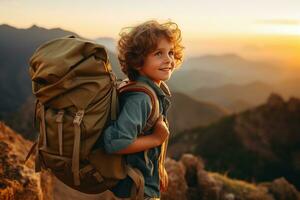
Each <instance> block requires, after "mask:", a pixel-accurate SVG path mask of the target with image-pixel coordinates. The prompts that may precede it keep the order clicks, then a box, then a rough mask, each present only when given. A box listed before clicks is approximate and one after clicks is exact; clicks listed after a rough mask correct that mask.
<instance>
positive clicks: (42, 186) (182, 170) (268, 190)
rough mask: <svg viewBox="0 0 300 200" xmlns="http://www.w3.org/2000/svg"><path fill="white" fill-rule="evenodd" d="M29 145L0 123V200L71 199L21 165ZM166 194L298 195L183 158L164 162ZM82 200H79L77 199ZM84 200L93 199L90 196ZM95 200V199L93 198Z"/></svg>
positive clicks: (189, 197) (179, 199)
mask: <svg viewBox="0 0 300 200" xmlns="http://www.w3.org/2000/svg"><path fill="white" fill-rule="evenodd" d="M30 146H31V142H29V141H27V140H25V139H23V138H22V137H21V136H20V135H18V134H17V133H15V132H14V131H13V130H11V129H10V128H9V127H7V126H6V125H5V124H4V123H2V122H0V150H1V152H2V154H1V155H0V160H1V162H0V199H1V200H2V199H3V200H55V199H54V195H55V194H58V192H59V194H60V196H59V197H60V199H64V200H70V199H71V198H70V197H71V196H72V197H73V200H74V198H78V197H79V196H78V194H77V196H75V197H74V193H72V195H71V193H70V192H73V191H71V190H68V191H67V192H66V191H64V192H63V191H62V189H61V187H60V185H59V184H56V182H55V181H54V179H53V178H52V176H51V175H50V174H49V173H47V172H42V173H41V174H35V173H34V172H33V159H32V158H31V159H30V160H29V162H28V163H27V165H26V166H25V165H23V159H24V157H25V155H26V153H27V151H28V149H29V147H30ZM166 169H167V172H168V174H169V187H168V190H167V191H166V192H164V193H162V198H161V199H162V200H220V199H222V200H232V199H240V200H297V199H299V192H298V191H297V190H296V189H295V187H294V186H293V185H291V184H290V183H289V182H288V181H286V180H285V179H284V178H279V179H276V180H274V181H272V182H268V183H263V184H253V183H247V182H245V181H239V180H233V179H230V178H229V177H227V176H224V175H222V174H218V173H212V172H208V171H206V170H205V165H204V163H203V162H202V160H201V159H200V158H197V157H195V156H193V155H190V154H185V155H183V156H182V157H181V158H180V160H179V161H175V160H172V159H170V158H167V160H166ZM80 199H82V198H80ZM84 199H87V200H88V199H92V197H91V196H89V197H87V198H84ZM84 199H82V200H84ZM93 199H94V198H93Z"/></svg>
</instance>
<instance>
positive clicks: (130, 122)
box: [104, 76, 170, 198]
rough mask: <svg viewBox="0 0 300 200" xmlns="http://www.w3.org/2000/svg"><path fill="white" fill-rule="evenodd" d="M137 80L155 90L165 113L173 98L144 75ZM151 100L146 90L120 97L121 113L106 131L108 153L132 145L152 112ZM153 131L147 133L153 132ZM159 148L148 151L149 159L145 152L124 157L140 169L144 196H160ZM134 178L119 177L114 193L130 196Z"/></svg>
mask: <svg viewBox="0 0 300 200" xmlns="http://www.w3.org/2000/svg"><path fill="white" fill-rule="evenodd" d="M136 81H140V82H143V83H146V84H148V85H149V86H150V87H151V88H153V90H154V91H155V93H156V95H157V97H158V100H159V105H160V106H159V107H160V113H161V114H163V115H164V116H166V113H167V110H168V108H169V105H170V101H169V99H168V97H167V96H166V94H165V93H164V92H163V91H162V89H161V88H159V87H158V86H157V85H156V84H155V83H154V82H153V81H152V80H150V79H149V78H147V77H145V76H139V77H138V78H137V79H136ZM151 107H152V105H151V99H150V97H149V96H148V95H147V94H146V93H143V92H127V93H125V94H124V95H122V96H121V97H120V113H119V115H118V119H117V120H116V121H113V122H112V123H111V124H110V125H109V126H108V127H107V128H106V129H105V131H104V148H105V150H106V151H107V152H108V153H114V152H116V151H119V150H121V149H124V148H126V147H127V146H128V145H130V144H131V143H132V142H133V141H134V140H135V139H136V138H137V136H138V135H139V134H140V133H141V132H142V130H143V127H144V126H145V125H146V122H147V119H148V116H149V115H150V113H151ZM151 133H152V130H149V131H148V132H145V133H144V134H151ZM159 154H160V147H155V148H151V149H149V150H148V158H149V162H148V164H147V163H146V161H145V159H144V151H143V152H138V153H133V154H127V155H124V156H125V160H126V162H127V163H128V164H130V165H131V166H132V167H134V168H138V169H139V170H140V171H141V172H142V174H143V176H144V179H145V195H147V196H149V197H155V198H159V197H160V190H159V174H158V157H159ZM132 184H133V181H132V180H131V178H129V177H128V176H127V177H126V178H125V179H123V180H120V181H119V183H118V184H117V185H116V186H115V187H114V188H113V189H112V192H113V193H114V194H115V195H116V196H118V197H120V198H126V197H130V192H131V187H132Z"/></svg>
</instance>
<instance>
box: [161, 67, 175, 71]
mask: <svg viewBox="0 0 300 200" xmlns="http://www.w3.org/2000/svg"><path fill="white" fill-rule="evenodd" d="M159 70H161V71H169V70H172V68H171V67H167V68H161V69H159Z"/></svg>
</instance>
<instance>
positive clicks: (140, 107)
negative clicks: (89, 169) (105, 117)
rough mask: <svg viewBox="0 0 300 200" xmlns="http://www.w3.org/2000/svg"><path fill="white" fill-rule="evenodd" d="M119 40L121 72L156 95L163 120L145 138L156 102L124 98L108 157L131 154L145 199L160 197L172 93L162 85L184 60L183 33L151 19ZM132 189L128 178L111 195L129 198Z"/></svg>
mask: <svg viewBox="0 0 300 200" xmlns="http://www.w3.org/2000/svg"><path fill="white" fill-rule="evenodd" d="M120 36H121V38H120V40H119V42H118V51H119V52H118V53H119V55H118V58H119V61H120V64H121V66H122V71H123V72H124V73H125V74H126V75H127V76H128V78H129V80H130V81H137V82H143V83H146V84H148V85H149V86H150V87H151V88H152V89H153V90H154V91H155V93H156V95H157V97H158V100H159V104H160V114H161V116H160V117H159V119H158V120H157V122H156V124H155V126H154V127H153V128H152V129H151V130H150V131H148V132H144V133H143V135H140V133H142V132H143V127H145V125H146V123H147V119H148V117H149V115H150V113H151V107H152V104H151V99H150V97H149V96H148V95H147V94H146V93H143V92H127V93H125V94H123V95H121V97H120V107H121V112H120V114H119V116H118V119H117V120H116V121H115V122H113V123H112V124H111V125H110V126H108V127H107V129H106V130H105V132H104V146H105V150H106V151H107V152H108V153H116V154H126V162H127V164H129V165H130V166H132V167H133V168H135V169H138V170H139V171H140V172H141V174H142V175H143V178H144V183H145V185H144V198H145V199H157V198H159V197H160V190H166V187H167V176H166V174H164V175H161V174H160V173H159V170H160V168H161V167H163V166H160V165H163V164H162V163H160V162H159V160H158V158H159V155H160V153H161V146H162V144H163V143H164V142H165V140H166V139H167V138H168V135H169V131H168V127H167V125H166V123H165V121H164V120H165V119H166V113H167V109H168V106H169V100H168V97H167V96H169V94H165V93H164V92H163V90H162V89H161V87H160V86H161V84H162V81H166V80H168V79H169V78H170V77H171V75H172V72H173V70H174V69H175V68H176V67H177V66H179V64H180V63H181V61H182V49H183V47H182V46H181V32H180V29H179V28H178V26H177V24H175V23H173V22H167V23H162V24H160V23H158V22H157V21H154V20H151V21H147V22H145V23H143V24H140V25H138V26H136V27H133V28H131V29H130V31H129V32H125V31H123V32H122V33H121V34H120ZM167 93H168V92H167ZM145 152H146V153H147V158H148V159H147V160H146V159H145V155H144V153H145ZM132 186H133V181H132V180H131V179H130V178H129V177H128V176H127V178H125V179H123V180H121V181H119V183H118V184H117V185H116V186H115V187H114V188H113V189H112V192H113V193H114V194H115V195H116V196H117V197H119V198H129V197H130V192H131V188H132Z"/></svg>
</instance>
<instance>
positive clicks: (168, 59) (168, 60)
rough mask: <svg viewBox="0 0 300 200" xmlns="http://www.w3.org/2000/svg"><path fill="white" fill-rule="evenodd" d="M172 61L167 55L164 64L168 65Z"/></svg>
mask: <svg viewBox="0 0 300 200" xmlns="http://www.w3.org/2000/svg"><path fill="white" fill-rule="evenodd" d="M172 61H173V58H172V57H171V56H169V55H167V56H166V57H165V62H166V63H170V62H172Z"/></svg>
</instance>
